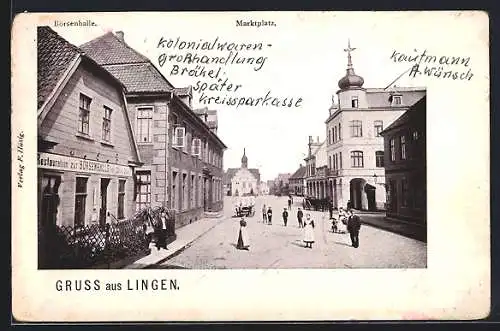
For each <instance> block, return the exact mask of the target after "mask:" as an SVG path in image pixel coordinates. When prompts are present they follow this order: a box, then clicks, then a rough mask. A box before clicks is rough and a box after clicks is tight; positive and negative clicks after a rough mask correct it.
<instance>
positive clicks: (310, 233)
mask: <svg viewBox="0 0 500 331" xmlns="http://www.w3.org/2000/svg"><path fill="white" fill-rule="evenodd" d="M304 243H305V244H306V246H305V247H306V248H312V244H313V243H314V220H313V219H311V215H310V214H307V216H306V220H305V222H304Z"/></svg>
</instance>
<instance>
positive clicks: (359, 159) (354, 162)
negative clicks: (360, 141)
mask: <svg viewBox="0 0 500 331" xmlns="http://www.w3.org/2000/svg"><path fill="white" fill-rule="evenodd" d="M351 166H352V167H353V168H363V166H364V165H363V152H362V151H352V152H351Z"/></svg>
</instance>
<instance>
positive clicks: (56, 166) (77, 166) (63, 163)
mask: <svg viewBox="0 0 500 331" xmlns="http://www.w3.org/2000/svg"><path fill="white" fill-rule="evenodd" d="M38 168H41V169H50V170H62V171H74V172H83V173H95V174H101V175H112V176H132V169H131V168H130V167H128V166H123V165H119V164H112V163H106V162H100V161H93V160H86V159H80V158H77V157H71V156H64V155H57V154H50V153H38Z"/></svg>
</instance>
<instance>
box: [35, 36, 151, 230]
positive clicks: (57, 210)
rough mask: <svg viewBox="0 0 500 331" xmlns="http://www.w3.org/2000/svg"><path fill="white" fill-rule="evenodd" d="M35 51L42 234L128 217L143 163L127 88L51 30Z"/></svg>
mask: <svg viewBox="0 0 500 331" xmlns="http://www.w3.org/2000/svg"><path fill="white" fill-rule="evenodd" d="M37 51H38V53H37V57H38V77H37V78H38V86H37V87H38V96H37V102H38V112H37V119H38V225H39V230H41V231H43V230H44V229H49V228H52V227H53V226H54V225H57V226H67V227H68V226H69V227H72V228H73V229H78V228H80V227H84V226H87V225H92V224H100V225H104V224H106V223H110V222H114V221H119V220H124V219H127V218H129V217H131V216H132V215H133V213H134V198H135V197H134V179H133V172H134V169H135V168H136V167H138V166H140V165H141V160H140V156H139V152H138V149H137V145H136V144H135V139H134V136H133V131H132V127H131V123H130V121H129V117H128V116H129V114H128V113H127V110H126V109H127V108H126V101H125V95H124V87H123V85H122V84H121V83H120V82H119V81H118V80H117V79H116V78H115V77H113V76H112V75H111V74H110V73H109V72H108V71H106V70H105V69H103V68H102V67H101V66H99V65H98V64H97V63H96V62H95V61H94V60H92V59H91V58H90V57H88V56H86V55H85V54H84V53H83V52H82V51H81V50H80V49H79V48H78V47H76V46H74V45H72V44H70V43H69V42H68V41H66V40H65V39H63V38H62V37H61V36H59V35H58V34H57V33H56V32H55V31H53V30H52V29H50V28H49V27H45V26H43V27H38V29H37Z"/></svg>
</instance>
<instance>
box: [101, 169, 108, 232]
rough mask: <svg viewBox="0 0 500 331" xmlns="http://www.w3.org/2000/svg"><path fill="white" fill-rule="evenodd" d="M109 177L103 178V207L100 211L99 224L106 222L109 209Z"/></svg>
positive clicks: (102, 224)
mask: <svg viewBox="0 0 500 331" xmlns="http://www.w3.org/2000/svg"><path fill="white" fill-rule="evenodd" d="M108 185H109V179H108V178H101V209H100V211H99V225H101V226H104V225H105V224H106V214H107V210H108Z"/></svg>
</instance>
